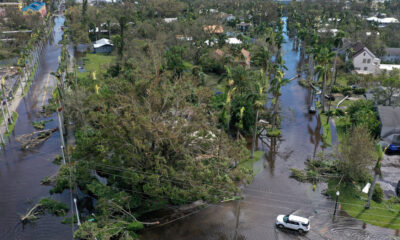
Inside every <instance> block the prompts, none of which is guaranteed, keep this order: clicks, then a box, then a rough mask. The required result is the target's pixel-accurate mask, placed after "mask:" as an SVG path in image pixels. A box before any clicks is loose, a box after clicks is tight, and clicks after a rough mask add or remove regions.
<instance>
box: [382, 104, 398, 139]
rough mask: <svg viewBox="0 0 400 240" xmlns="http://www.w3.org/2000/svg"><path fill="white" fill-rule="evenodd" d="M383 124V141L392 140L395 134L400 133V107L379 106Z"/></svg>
mask: <svg viewBox="0 0 400 240" xmlns="http://www.w3.org/2000/svg"><path fill="white" fill-rule="evenodd" d="M378 113H379V118H380V120H381V124H382V130H381V139H383V140H385V139H386V140H391V139H390V138H391V136H392V135H393V134H399V133H400V107H390V106H378Z"/></svg>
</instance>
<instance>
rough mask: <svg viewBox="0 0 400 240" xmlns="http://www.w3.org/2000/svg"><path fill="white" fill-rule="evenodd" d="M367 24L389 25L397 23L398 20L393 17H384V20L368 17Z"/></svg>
mask: <svg viewBox="0 0 400 240" xmlns="http://www.w3.org/2000/svg"><path fill="white" fill-rule="evenodd" d="M367 21H369V22H377V23H382V24H389V23H399V20H397V19H396V18H393V17H386V18H377V17H369V18H367Z"/></svg>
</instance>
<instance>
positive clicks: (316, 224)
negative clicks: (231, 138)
mask: <svg viewBox="0 0 400 240" xmlns="http://www.w3.org/2000/svg"><path fill="white" fill-rule="evenodd" d="M63 21H64V19H63V18H62V17H58V18H56V26H55V27H54V40H53V41H50V42H49V43H48V44H47V46H46V48H45V50H44V52H43V57H42V58H41V65H40V69H39V72H38V75H37V78H36V80H35V81H34V84H33V86H32V88H31V90H30V92H29V94H28V96H26V97H25V98H24V99H23V101H22V102H21V104H20V106H19V108H18V113H19V116H20V117H19V119H18V121H17V124H16V129H15V132H14V133H13V135H12V136H11V137H10V144H9V145H7V147H6V149H5V150H2V151H1V152H0V192H1V195H0V239H7V240H8V239H32V240H36V239H40V240H47V239H49V240H50V239H51V240H63V239H71V238H72V237H71V236H72V231H73V229H72V228H71V226H68V225H63V224H61V223H60V221H61V220H62V218H61V217H54V216H50V215H44V216H41V217H40V219H39V220H38V221H37V222H36V223H34V224H27V225H22V224H21V223H20V222H19V214H24V213H25V212H26V211H27V210H28V209H29V208H30V207H31V206H33V205H34V204H35V203H36V202H37V201H39V200H40V198H42V197H45V196H49V193H48V191H49V189H50V187H47V186H42V185H40V180H41V179H42V178H43V177H45V176H51V175H53V174H54V173H56V171H57V169H58V166H56V165H54V164H53V163H52V160H53V159H54V157H55V156H56V155H57V154H58V153H60V136H59V133H58V132H56V133H55V134H53V135H52V137H51V138H50V139H49V140H48V141H46V142H45V143H43V144H42V145H40V146H38V147H36V148H35V149H34V150H32V151H23V150H21V149H20V144H19V143H17V142H16V141H15V136H18V135H21V134H26V133H30V132H33V131H34V129H33V127H32V124H31V123H32V121H37V120H43V118H41V117H40V116H38V115H37V114H38V112H39V111H40V107H41V106H42V104H43V99H44V102H46V101H47V99H48V97H49V96H50V94H51V89H53V87H54V85H55V80H54V79H53V78H52V77H51V76H49V73H50V72H54V71H55V70H56V69H57V65H58V64H57V62H58V61H57V59H58V56H59V55H60V46H59V45H58V44H57V42H58V41H59V40H60V39H61V36H62V31H61V30H60V26H62V24H63ZM286 40H287V42H286V43H285V44H284V46H283V51H284V52H283V56H284V60H285V61H286V65H287V67H288V71H287V72H286V76H287V77H289V78H290V77H292V76H294V75H295V74H297V73H296V69H297V65H298V62H299V54H298V53H296V52H294V51H292V50H291V46H292V43H291V41H290V40H288V39H287V38H286ZM46 85H47V88H48V89H50V90H47V91H46V92H47V94H45V97H43V92H44V89H45V88H46ZM310 94H311V93H310V92H309V91H308V90H306V89H304V88H302V87H300V86H299V85H298V84H297V82H296V81H293V82H292V83H290V84H288V85H287V86H285V87H284V88H283V89H282V97H281V107H282V114H281V116H282V127H283V129H282V137H281V138H280V139H272V140H268V139H265V140H259V148H260V149H262V150H264V151H265V153H266V154H265V156H264V157H263V158H262V159H261V161H260V162H258V164H257V167H258V168H259V169H258V170H259V171H258V172H259V174H258V175H257V176H256V177H255V179H254V181H253V182H252V183H251V184H250V185H248V186H246V187H245V188H244V190H243V197H244V199H243V200H241V201H235V202H229V203H225V204H221V205H210V206H208V207H206V208H205V209H202V210H201V211H199V212H198V213H195V214H193V215H191V216H188V217H186V218H183V219H180V220H178V221H175V222H173V223H170V224H168V225H165V226H160V227H156V228H152V229H148V230H146V231H144V232H143V233H142V239H148V240H158V239H160V240H169V239H171V240H184V239H185V240H186V239H187V240H196V239H199V240H200V239H201V240H203V239H206V240H207V239H218V240H225V239H226V240H231V239H242V240H244V239H248V240H258V239H260V240H261V239H263V240H265V239H393V238H394V235H395V234H396V233H395V231H394V230H387V229H382V228H378V227H374V226H370V225H366V224H363V223H362V222H360V221H357V220H354V219H352V218H349V217H348V216H346V215H345V214H344V213H343V212H341V211H338V215H339V216H337V217H336V219H335V221H332V211H333V207H334V203H333V201H331V200H328V199H326V198H325V197H324V196H322V195H321V190H322V189H324V188H325V186H324V184H321V185H318V186H317V187H316V190H315V191H313V190H312V188H311V186H310V184H303V183H299V182H297V181H295V180H293V179H291V178H289V176H290V170H289V169H290V168H291V167H297V168H303V167H304V161H305V160H306V159H307V158H308V157H312V156H313V155H315V154H316V153H317V152H318V151H320V150H321V142H322V139H321V131H322V126H321V124H320V122H319V121H318V115H309V114H308V112H307V109H308V105H309V103H310V102H309V101H310ZM47 119H53V121H52V122H50V123H48V124H47V126H46V128H53V127H56V126H57V119H56V116H55V115H53V116H51V117H49V118H47ZM53 197H54V198H56V199H58V200H61V201H64V202H65V203H67V204H68V205H69V203H70V201H69V200H70V199H69V193H68V192H65V193H64V194H62V195H55V196H53ZM287 213H296V214H298V215H302V216H306V217H310V219H311V224H312V230H311V232H310V233H308V234H307V235H306V236H299V235H297V234H295V233H293V232H290V231H280V230H277V229H275V227H274V222H275V218H276V216H277V215H278V214H287Z"/></svg>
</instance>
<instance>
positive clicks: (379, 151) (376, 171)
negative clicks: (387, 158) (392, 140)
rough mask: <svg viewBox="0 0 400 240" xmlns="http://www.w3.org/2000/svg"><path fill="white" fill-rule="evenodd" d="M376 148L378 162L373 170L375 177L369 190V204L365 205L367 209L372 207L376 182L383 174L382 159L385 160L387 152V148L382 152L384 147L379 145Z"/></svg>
mask: <svg viewBox="0 0 400 240" xmlns="http://www.w3.org/2000/svg"><path fill="white" fill-rule="evenodd" d="M376 148H377V159H378V160H377V162H376V165H375V167H374V169H373V173H374V177H373V179H372V183H371V187H370V188H369V192H368V202H367V204H366V205H365V208H366V209H368V208H369V206H370V203H371V199H372V195H373V193H374V190H375V185H376V180H377V179H378V176H379V175H381V174H382V173H381V162H382V159H383V154H384V153H385V150H386V148H385V150H384V151H382V147H381V145H379V144H377V145H376Z"/></svg>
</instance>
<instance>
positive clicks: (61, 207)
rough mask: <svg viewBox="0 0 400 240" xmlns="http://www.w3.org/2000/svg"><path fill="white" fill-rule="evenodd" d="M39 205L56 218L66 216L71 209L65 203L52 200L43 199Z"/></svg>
mask: <svg viewBox="0 0 400 240" xmlns="http://www.w3.org/2000/svg"><path fill="white" fill-rule="evenodd" d="M39 203H40V204H41V205H42V208H44V209H47V210H48V211H49V212H50V213H51V214H54V215H56V216H65V214H66V213H67V212H68V209H69V208H68V206H67V205H66V204H65V203H61V202H58V201H56V200H54V199H50V198H42V199H40V202H39Z"/></svg>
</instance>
